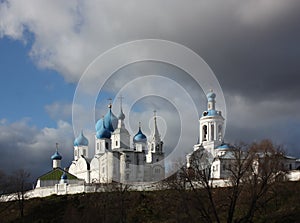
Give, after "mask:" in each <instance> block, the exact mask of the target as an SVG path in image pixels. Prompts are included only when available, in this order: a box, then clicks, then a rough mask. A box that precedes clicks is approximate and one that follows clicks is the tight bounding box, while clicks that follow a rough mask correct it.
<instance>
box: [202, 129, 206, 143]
mask: <svg viewBox="0 0 300 223" xmlns="http://www.w3.org/2000/svg"><path fill="white" fill-rule="evenodd" d="M202 130H203V141H206V140H207V139H206V137H207V126H206V125H204V126H203V129H202Z"/></svg>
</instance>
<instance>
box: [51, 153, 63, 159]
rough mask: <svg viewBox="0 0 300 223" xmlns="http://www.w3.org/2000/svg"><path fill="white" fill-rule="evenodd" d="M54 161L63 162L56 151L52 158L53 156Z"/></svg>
mask: <svg viewBox="0 0 300 223" xmlns="http://www.w3.org/2000/svg"><path fill="white" fill-rule="evenodd" d="M51 159H52V160H61V159H62V156H61V155H60V154H59V153H58V152H57V151H56V152H55V153H54V154H53V155H52V156H51Z"/></svg>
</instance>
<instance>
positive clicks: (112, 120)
mask: <svg viewBox="0 0 300 223" xmlns="http://www.w3.org/2000/svg"><path fill="white" fill-rule="evenodd" d="M104 125H105V127H106V128H107V129H108V130H109V131H111V132H113V131H114V130H115V129H116V128H117V125H118V119H117V117H116V116H115V115H114V113H112V111H111V108H109V110H108V112H107V113H106V115H105V116H104Z"/></svg>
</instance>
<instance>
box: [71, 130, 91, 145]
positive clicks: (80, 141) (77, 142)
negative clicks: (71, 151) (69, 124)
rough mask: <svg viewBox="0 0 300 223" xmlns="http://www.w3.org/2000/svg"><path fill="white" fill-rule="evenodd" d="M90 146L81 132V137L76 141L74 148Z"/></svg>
mask: <svg viewBox="0 0 300 223" xmlns="http://www.w3.org/2000/svg"><path fill="white" fill-rule="evenodd" d="M88 145H89V141H88V139H87V138H86V137H85V136H84V135H83V131H82V130H81V132H80V134H79V136H78V137H77V138H76V139H75V140H74V146H88Z"/></svg>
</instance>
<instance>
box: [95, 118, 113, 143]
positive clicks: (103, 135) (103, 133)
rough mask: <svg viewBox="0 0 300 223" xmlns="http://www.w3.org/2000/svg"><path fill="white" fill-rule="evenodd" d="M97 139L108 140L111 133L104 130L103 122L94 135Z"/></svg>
mask: <svg viewBox="0 0 300 223" xmlns="http://www.w3.org/2000/svg"><path fill="white" fill-rule="evenodd" d="M96 137H97V139H110V137H111V132H110V131H109V130H108V129H107V128H105V124H104V120H102V127H101V128H100V129H99V130H98V131H97V133H96Z"/></svg>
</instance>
